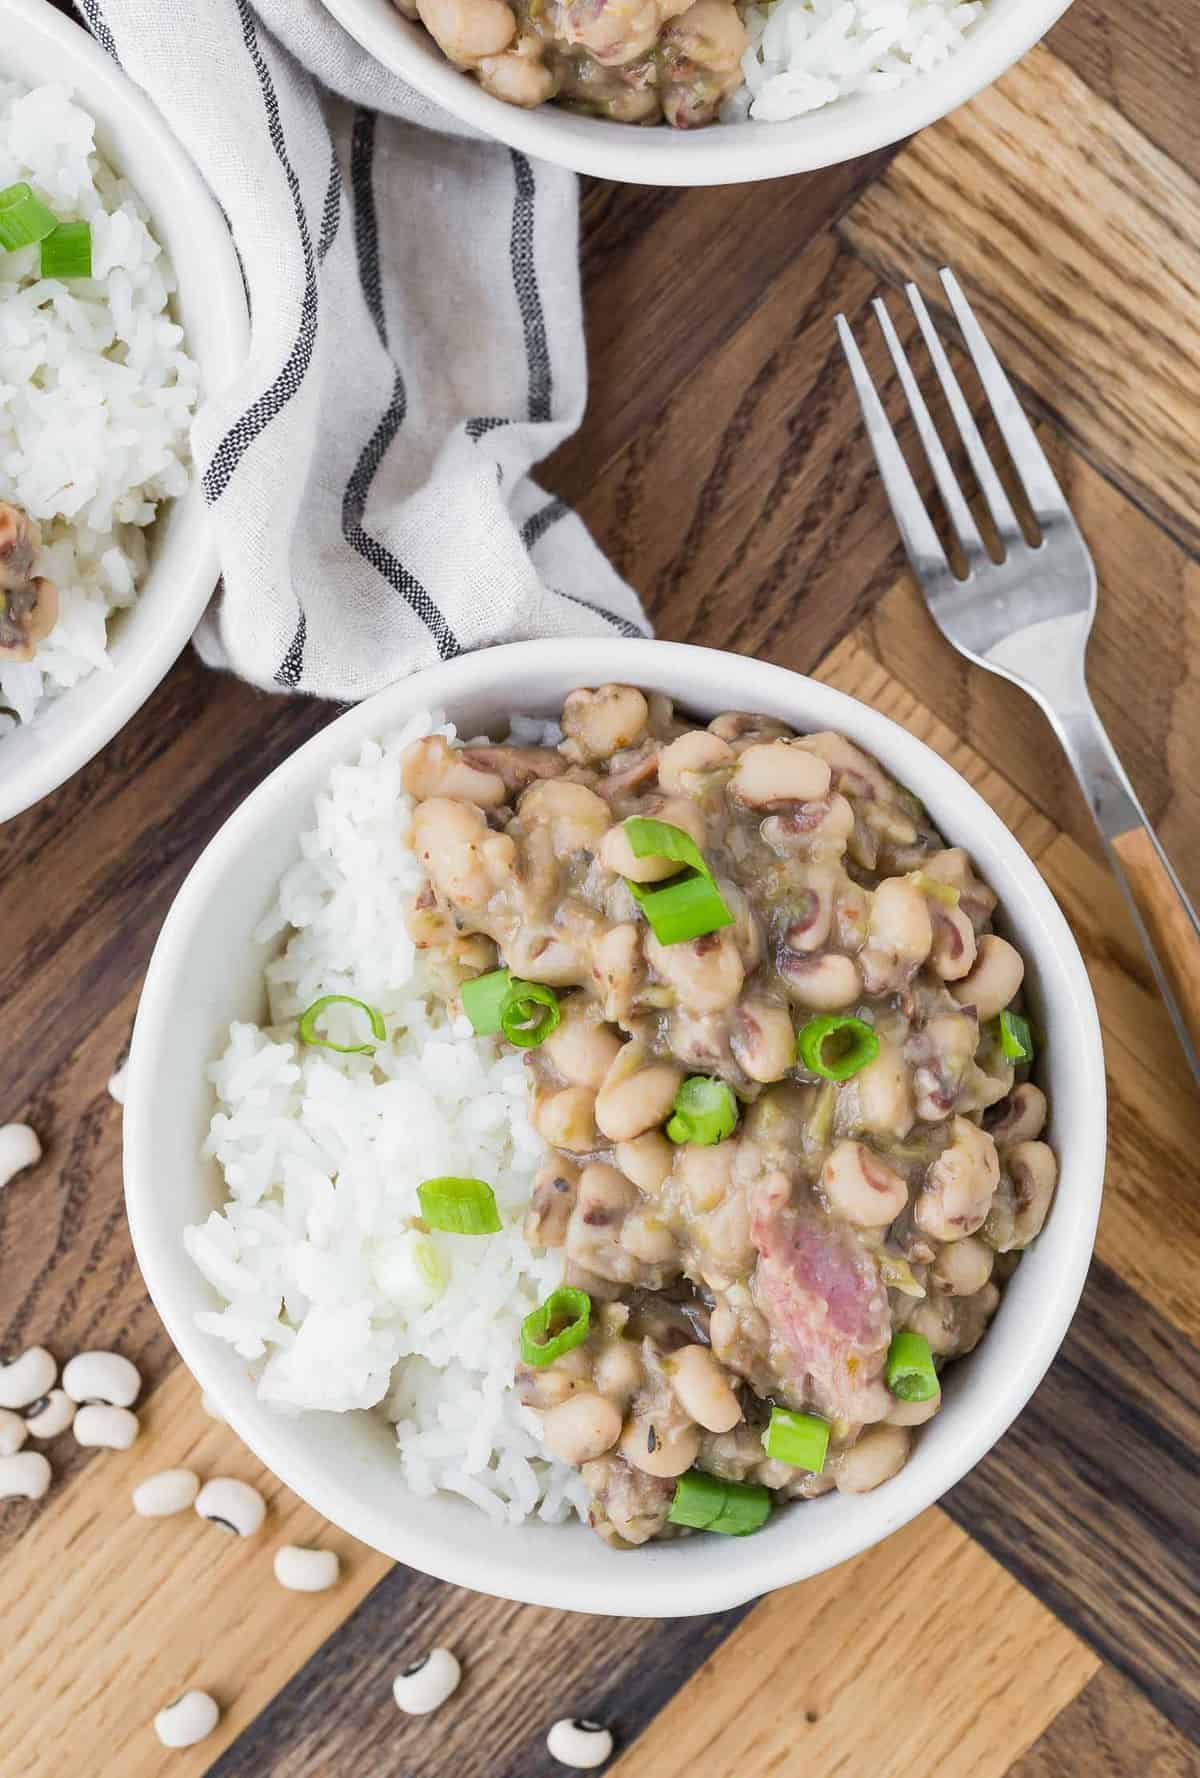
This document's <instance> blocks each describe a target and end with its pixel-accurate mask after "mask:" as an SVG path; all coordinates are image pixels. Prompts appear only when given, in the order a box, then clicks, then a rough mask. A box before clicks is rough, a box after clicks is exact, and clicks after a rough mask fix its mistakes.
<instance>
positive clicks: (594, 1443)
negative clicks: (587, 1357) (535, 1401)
mask: <svg viewBox="0 0 1200 1778" xmlns="http://www.w3.org/2000/svg"><path fill="white" fill-rule="evenodd" d="M620 1436H621V1415H620V1412H619V1410H618V1409H617V1408H615V1407H614V1406H613V1404H612V1402H611V1401H608V1400H607V1399H606V1398H605V1397H604V1396H603V1395H597V1394H595V1393H594V1392H593V1391H591V1390H582V1389H581V1390H580V1391H579V1392H578V1393H577V1394H575V1395H569V1396H568V1397H567V1399H566V1401H562V1402H559V1404H558V1406H557V1407H554V1408H550V1409H549V1410H548V1412H547V1413H546V1414H544V1415H543V1417H542V1442H543V1443H544V1445H545V1446H546V1449H547V1450H548V1451H549V1452H550V1453H551V1455H552V1456H555V1457H558V1458H560V1459H561V1460H562V1462H563V1463H587V1462H589V1461H590V1459H591V1458H593V1457H602V1456H603V1455H604V1453H605V1451H611V1449H612V1447H613V1446H614V1445H615V1444H616V1442H617V1440H618V1439H619V1438H620Z"/></svg>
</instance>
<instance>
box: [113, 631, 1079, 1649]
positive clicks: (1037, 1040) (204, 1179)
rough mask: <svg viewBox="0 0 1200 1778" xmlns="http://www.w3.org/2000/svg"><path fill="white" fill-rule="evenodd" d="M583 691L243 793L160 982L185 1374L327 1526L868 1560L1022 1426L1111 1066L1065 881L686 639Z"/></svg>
mask: <svg viewBox="0 0 1200 1778" xmlns="http://www.w3.org/2000/svg"><path fill="white" fill-rule="evenodd" d="M586 674H587V684H586V685H584V684H583V682H582V677H581V672H580V658H579V650H578V648H577V646H576V645H573V644H571V643H569V642H564V643H559V642H540V643H523V644H517V645H513V646H511V647H508V648H504V649H500V650H492V651H489V652H488V653H487V654H485V655H475V656H467V657H464V658H462V659H459V660H456V661H453V662H450V663H447V664H445V665H443V666H440V667H438V668H436V669H432V670H431V671H429V672H427V673H423V674H421V675H418V676H417V677H416V678H414V679H413V680H410V681H408V682H406V683H405V684H404V685H403V686H400V687H397V688H395V689H394V690H392V691H390V692H388V693H385V694H382V695H381V696H379V697H377V698H375V699H372V700H371V701H370V702H369V703H367V704H364V705H362V706H360V707H359V708H358V709H356V710H354V711H351V712H350V713H348V714H347V715H346V716H343V717H342V718H341V719H339V721H338V722H336V723H334V724H333V725H331V727H330V728H329V729H328V730H326V731H325V732H324V733H323V734H322V735H320V736H318V737H317V738H316V739H315V740H314V741H312V742H310V743H308V744H307V746H305V747H304V748H302V749H301V750H300V751H299V752H298V753H297V754H296V755H295V756H294V757H293V758H292V759H291V760H289V761H288V762H286V764H285V765H284V766H282V767H281V768H279V770H278V771H276V772H275V773H274V774H272V776H271V777H270V778H269V779H267V780H266V782H265V783H264V784H263V785H261V786H260V787H259V788H258V790H256V791H255V792H254V793H253V794H252V795H251V796H250V797H249V798H248V799H247V801H246V802H245V803H244V804H243V805H242V807H241V808H240V809H239V810H238V811H237V812H236V813H235V815H234V816H233V817H232V818H231V819H230V820H229V822H227V823H226V825H225V827H224V828H223V829H222V830H221V832H220V833H219V834H218V835H217V837H216V839H215V840H214V841H213V842H212V843H211V845H210V846H209V848H208V849H207V851H206V852H205V853H204V854H203V856H202V857H201V859H200V860H199V862H198V863H197V865H196V866H195V868H194V870H193V872H192V874H191V876H190V877H189V879H188V881H187V882H186V883H185V885H184V887H183V889H182V890H181V891H180V894H179V896H178V898H177V900H176V903H175V905H174V907H173V908H172V910H171V912H170V914H169V916H168V918H167V921H166V923H165V925H164V928H163V932H162V934H161V936H160V939H159V943H158V946H157V948H156V951H155V954H154V958H153V961H152V964H151V968H150V971H149V974H148V976H147V981H146V985H145V989H144V991H143V996H142V1003H141V1007H140V1009H139V1014H138V1021H137V1026H136V1030H135V1035H134V1043H133V1050H132V1056H131V1065H130V1073H129V1081H128V1086H127V1101H126V1112H125V1143H126V1189H127V1197H128V1204H129V1214H130V1222H131V1227H132V1230H133V1234H134V1240H135V1244H136V1247H137V1252H138V1257H139V1260H140V1263H141V1265H142V1269H143V1272H144V1274H145V1276H146V1280H147V1283H148V1285H149V1288H150V1291H151V1294H152V1296H153V1298H154V1300H155V1302H156V1304H157V1306H158V1308H159V1310H160V1312H161V1313H162V1315H163V1318H164V1320H165V1321H166V1324H167V1327H168V1330H169V1332H170V1333H171V1336H172V1338H173V1339H174V1340H175V1343H176V1344H177V1346H178V1348H179V1350H180V1352H181V1354H182V1356H183V1357H184V1359H185V1361H186V1362H187V1363H188V1365H189V1366H190V1368H191V1369H192V1370H193V1372H194V1373H195V1375H196V1376H197V1378H198V1380H199V1381H200V1383H201V1385H202V1386H203V1388H204V1389H205V1390H206V1391H207V1392H208V1393H209V1394H210V1395H213V1396H215V1397H216V1399H217V1400H218V1402H219V1403H220V1404H221V1406H222V1408H223V1410H224V1411H225V1412H226V1414H227V1415H228V1417H229V1419H230V1420H231V1421H232V1423H233V1425H234V1426H235V1428H236V1429H237V1431H238V1432H239V1434H240V1435H241V1436H242V1437H243V1438H244V1439H245V1440H246V1442H247V1443H248V1444H249V1445H250V1446H251V1447H252V1448H253V1449H254V1450H255V1451H256V1452H257V1453H258V1455H259V1456H260V1457H261V1458H262V1459H263V1460H264V1461H265V1462H266V1463H267V1464H268V1465H269V1466H270V1467H271V1468H272V1469H274V1470H275V1472H276V1473H277V1474H278V1475H279V1476H280V1477H281V1478H282V1479H283V1480H284V1481H285V1482H286V1483H287V1484H288V1485H289V1486H291V1487H292V1488H294V1489H295V1490H296V1491H297V1492H298V1493H300V1494H301V1495H302V1496H304V1497H305V1498H307V1499H309V1500H310V1501H311V1502H312V1503H313V1505H314V1506H316V1507H317V1508H318V1510H320V1511H321V1512H323V1513H324V1514H325V1515H326V1516H327V1517H329V1518H330V1519H332V1520H333V1521H335V1522H336V1523H338V1524H339V1525H341V1526H342V1527H344V1528H345V1529H346V1530H348V1531H349V1532H351V1533H352V1534H353V1535H356V1536H358V1537H359V1538H361V1539H362V1540H363V1541H364V1542H367V1543H369V1544H372V1545H374V1546H375V1547H377V1548H379V1549H382V1550H384V1551H386V1552H387V1553H389V1554H390V1555H392V1556H394V1557H396V1558H398V1559H400V1560H402V1561H406V1562H408V1563H409V1564H410V1565H412V1566H415V1567H417V1568H420V1569H422V1570H424V1571H426V1572H429V1573H431V1574H434V1575H437V1576H439V1577H442V1578H444V1579H447V1580H450V1581H453V1582H455V1583H456V1584H461V1585H466V1586H471V1587H474V1588H476V1589H478V1590H481V1591H485V1592H491V1593H496V1594H500V1595H502V1596H507V1597H512V1598H518V1599H525V1600H529V1601H530V1602H533V1603H538V1604H546V1605H553V1606H556V1607H560V1608H570V1609H578V1610H587V1611H601V1612H615V1613H624V1614H633V1615H637V1614H645V1615H655V1616H666V1615H682V1614H686V1613H690V1612H700V1611H709V1610H715V1609H719V1608H722V1607H726V1606H730V1605H733V1604H736V1603H740V1602H743V1601H745V1600H746V1599H749V1598H752V1597H754V1596H756V1595H758V1594H760V1593H762V1592H765V1591H768V1590H770V1589H772V1588H774V1587H777V1586H781V1585H784V1584H786V1583H788V1582H790V1581H793V1580H797V1579H801V1578H803V1577H805V1576H807V1575H810V1574H814V1573H817V1572H819V1571H821V1570H822V1569H825V1568H828V1567H831V1566H833V1565H834V1564H836V1563H838V1562H841V1561H844V1560H845V1559H847V1558H848V1557H850V1556H852V1555H854V1554H856V1553H858V1552H859V1551H860V1550H862V1549H865V1548H866V1547H868V1546H869V1545H870V1544H872V1543H874V1542H876V1541H878V1540H879V1539H880V1538H882V1537H884V1536H886V1535H888V1534H889V1533H890V1532H891V1531H893V1530H895V1529H897V1528H898V1527H899V1526H900V1525H902V1524H904V1523H906V1522H907V1521H908V1520H909V1519H911V1518H912V1517H913V1516H915V1514H917V1513H918V1512H920V1511H921V1510H923V1508H924V1507H925V1506H927V1505H928V1504H930V1503H931V1502H932V1501H933V1500H935V1499H937V1498H938V1497H939V1496H940V1495H941V1494H942V1493H943V1492H944V1491H945V1490H946V1489H947V1488H949V1487H950V1486H951V1485H952V1484H953V1483H954V1482H955V1481H956V1480H958V1479H959V1477H961V1476H962V1475H963V1474H964V1473H965V1472H966V1471H967V1470H968V1469H969V1468H970V1467H971V1466H972V1465H973V1464H974V1463H975V1462H977V1461H978V1459H979V1458H980V1457H981V1456H982V1455H983V1454H984V1452H985V1451H986V1450H987V1449H988V1448H989V1447H990V1446H991V1445H992V1444H993V1443H994V1442H995V1441H996V1439H997V1438H998V1437H999V1436H1000V1435H1001V1434H1002V1433H1003V1431H1004V1430H1005V1428H1006V1427H1007V1426H1008V1424H1009V1423H1010V1422H1011V1420H1012V1419H1013V1418H1014V1416H1015V1415H1016V1414H1017V1413H1018V1412H1019V1411H1020V1408H1021V1407H1022V1405H1023V1404H1024V1402H1025V1400H1026V1399H1027V1398H1028V1396H1029V1394H1030V1393H1031V1392H1032V1390H1033V1389H1034V1388H1035V1387H1036V1385H1037V1383H1038V1381H1039V1380H1040V1378H1041V1376H1042V1374H1043V1372H1044V1371H1045V1369H1046V1367H1047V1365H1048V1364H1049V1363H1050V1361H1051V1359H1052V1358H1053V1356H1054V1353H1055V1351H1056V1350H1057V1347H1058V1345H1059V1343H1060V1341H1061V1339H1062V1337H1063V1334H1064V1332H1065V1330H1066V1327H1067V1324H1068V1322H1069V1320H1070V1317H1071V1315H1072V1313H1073V1311H1074V1308H1075V1304H1076V1302H1077V1300H1078V1297H1079V1293H1080V1290H1081V1289H1082V1284H1083V1279H1084V1276H1085V1273H1086V1270H1087V1265H1088V1261H1089V1258H1090V1253H1091V1247H1092V1241H1093V1238H1094V1231H1095V1224H1096V1218H1097V1215H1098V1209H1099V1200H1100V1191H1101V1181H1102V1174H1103V1159H1104V1121H1103V1103H1104V1071H1103V1060H1102V1055H1101V1050H1100V1040H1099V1030H1098V1022H1097V1017H1096V1011H1095V1006H1094V1003H1093V1001H1092V997H1091V992H1090V988H1089V985H1088V981H1087V976H1086V972H1085V970H1084V967H1083V964H1082V961H1081V959H1080V957H1079V953H1078V950H1077V948H1076V946H1075V943H1074V940H1073V939H1072V937H1071V934H1070V932H1069V930H1068V928H1067V926H1066V924H1065V922H1064V921H1063V918H1062V915H1061V914H1060V912H1059V910H1058V908H1057V906H1056V904H1055V902H1054V900H1053V897H1052V896H1051V895H1050V893H1049V891H1048V890H1047V888H1046V886H1045V884H1044V883H1043V882H1042V880H1041V878H1040V876H1039V875H1038V872H1037V870H1036V868H1035V866H1034V865H1033V864H1032V863H1031V861H1030V860H1029V859H1028V858H1027V857H1026V855H1025V854H1024V852H1023V851H1022V850H1021V848H1020V846H1019V845H1018V844H1017V842H1016V841H1015V839H1014V838H1013V837H1012V835H1011V834H1010V833H1009V832H1008V831H1007V829H1006V828H1005V827H1004V825H1003V823H1002V821H1001V820H1000V819H999V817H998V816H997V815H996V814H995V813H994V812H993V811H992V810H991V809H989V808H988V806H987V805H986V803H984V802H983V800H982V799H981V798H980V797H979V796H978V795H977V793H976V792H975V791H974V790H972V789H971V787H970V786H969V785H968V784H967V783H966V781H965V780H964V779H962V778H961V777H960V776H959V775H958V774H957V773H956V772H954V771H953V770H952V769H951V768H950V767H949V766H948V765H947V764H946V763H945V762H944V761H942V760H941V759H939V758H938V757H937V756H936V755H934V754H933V753H932V752H931V751H930V750H929V749H927V748H926V747H925V746H924V745H923V744H922V743H921V742H919V741H918V740H917V739H916V738H915V737H914V736H912V735H910V734H908V733H907V732H905V731H904V730H903V729H901V728H899V727H897V726H896V725H895V724H893V723H891V722H890V721H889V720H888V719H886V718H884V717H882V716H881V715H879V714H878V713H877V712H875V711H873V710H871V709H870V708H869V707H868V706H866V705H864V704H861V703H859V702H857V701H856V700H854V699H851V698H849V697H846V696H845V695H844V694H842V693H839V692H837V691H835V690H833V689H831V688H829V687H827V686H823V685H819V684H817V683H815V682H812V681H809V680H805V679H803V678H800V677H798V676H796V675H794V674H791V673H788V672H785V671H783V670H782V669H779V668H775V667H772V666H770V665H767V664H765V663H761V662H756V661H752V660H748V659H745V658H743V657H739V656H731V655H724V654H719V653H716V652H713V651H707V650H702V649H695V648H689V647H683V646H680V645H677V644H669V643H658V642H655V643H642V642H637V643H632V642H624V641H619V640H615V639H614V640H613V641H612V642H611V643H601V644H591V645H589V651H588V655H587V659H586ZM581 957H586V960H587V961H586V967H584V966H581V964H580V958H581ZM184 1009H186V1013H184ZM898 1108H899V1109H898ZM164 1182H168V1183H167V1184H166V1185H165V1186H164ZM1018 1259H1019V1264H1018V1263H1017V1261H1018ZM581 1521H585V1522H586V1525H590V1527H591V1529H592V1531H593V1532H598V1533H599V1535H598V1536H596V1535H589V1531H588V1530H587V1529H586V1525H585V1523H582V1522H581ZM749 1532H752V1533H753V1535H752V1536H750V1537H747V1536H746V1535H745V1534H746V1533H749ZM721 1533H726V1535H721ZM735 1539H736V1541H735Z"/></svg>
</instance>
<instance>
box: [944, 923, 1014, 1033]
mask: <svg viewBox="0 0 1200 1778" xmlns="http://www.w3.org/2000/svg"><path fill="white" fill-rule="evenodd" d="M1024 979H1025V964H1024V961H1023V959H1022V957H1021V953H1020V951H1018V950H1017V948H1016V946H1015V945H1010V944H1009V942H1008V940H1007V939H1006V938H999V937H998V936H997V935H996V933H994V932H989V933H987V934H985V936H984V937H983V938H981V939H980V941H979V950H978V952H977V954H976V957H975V965H974V968H973V969H972V970H971V971H970V973H969V974H968V975H965V976H963V978H962V980H961V981H957V982H954V983H953V984H952V986H951V989H950V992H951V993H952V994H953V996H954V998H955V999H956V1000H957V1001H958V1003H959V1005H960V1006H973V1007H974V1008H975V1011H976V1013H977V1014H978V1016H979V1023H980V1024H981V1025H986V1024H987V1021H988V1020H989V1019H994V1018H995V1017H996V1014H997V1013H1000V1012H1003V1011H1004V1008H1005V1007H1006V1006H1007V1005H1008V1004H1009V1002H1010V1001H1011V999H1012V998H1013V995H1014V994H1015V993H1016V991H1017V989H1018V988H1019V987H1020V986H1021V983H1022V981H1023V980H1024Z"/></svg>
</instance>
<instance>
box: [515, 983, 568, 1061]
mask: <svg viewBox="0 0 1200 1778" xmlns="http://www.w3.org/2000/svg"><path fill="white" fill-rule="evenodd" d="M561 1024H562V1014H561V1012H559V1010H558V995H557V994H556V993H555V992H554V989H553V988H544V987H543V986H542V984H541V983H540V982H520V981H517V980H515V979H514V980H513V981H511V982H510V983H509V985H508V993H507V994H506V995H505V996H504V1000H503V1002H502V1003H501V1007H500V1029H501V1030H502V1031H503V1033H504V1035H505V1036H506V1037H507V1038H508V1041H509V1042H510V1043H515V1044H516V1045H517V1047H518V1049H523V1050H531V1049H536V1047H537V1045H538V1044H539V1043H545V1041H546V1039H547V1038H548V1037H549V1036H550V1034H551V1032H553V1031H557V1030H558V1027H559V1026H560V1025H561Z"/></svg>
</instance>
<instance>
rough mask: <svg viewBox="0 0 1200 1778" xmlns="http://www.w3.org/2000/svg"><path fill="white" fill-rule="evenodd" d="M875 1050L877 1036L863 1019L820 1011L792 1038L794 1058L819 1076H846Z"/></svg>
mask: <svg viewBox="0 0 1200 1778" xmlns="http://www.w3.org/2000/svg"><path fill="white" fill-rule="evenodd" d="M878 1054H879V1039H878V1037H876V1035H875V1032H874V1031H873V1030H872V1028H871V1026H870V1025H868V1024H867V1023H866V1022H865V1021H864V1020H863V1019H855V1018H851V1017H849V1016H847V1015H846V1014H843V1013H822V1014H821V1016H820V1017H819V1018H816V1019H809V1021H808V1023H807V1024H806V1025H803V1026H802V1027H801V1029H800V1035H799V1036H798V1037H797V1039H796V1056H797V1059H798V1060H799V1061H800V1062H802V1063H803V1064H804V1066H805V1067H806V1068H807V1069H808V1070H809V1072H810V1073H812V1074H819V1075H820V1076H821V1079H822V1080H849V1079H850V1076H851V1075H852V1074H857V1073H858V1071H859V1069H860V1068H865V1067H866V1065H867V1063H868V1062H873V1061H874V1060H875V1058H876V1056H877V1055H878Z"/></svg>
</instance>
